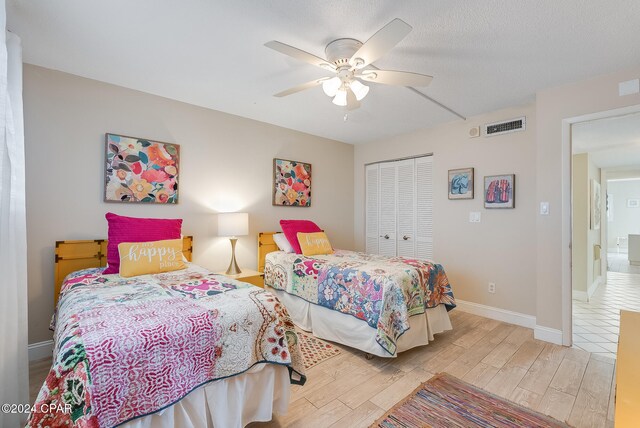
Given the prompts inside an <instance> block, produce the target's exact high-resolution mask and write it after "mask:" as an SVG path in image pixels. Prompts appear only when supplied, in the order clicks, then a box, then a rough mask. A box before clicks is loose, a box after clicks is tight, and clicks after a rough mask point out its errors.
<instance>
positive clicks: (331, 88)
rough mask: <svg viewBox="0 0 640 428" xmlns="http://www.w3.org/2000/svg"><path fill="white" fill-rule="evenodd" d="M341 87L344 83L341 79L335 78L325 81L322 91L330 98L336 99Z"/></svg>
mask: <svg viewBox="0 0 640 428" xmlns="http://www.w3.org/2000/svg"><path fill="white" fill-rule="evenodd" d="M341 85H342V81H341V80H340V78H338V77H333V78H331V79H329V80H325V81H324V82H322V90H323V91H324V93H325V94H327V95H328V96H330V97H335V96H336V94H337V93H338V89H340V86H341Z"/></svg>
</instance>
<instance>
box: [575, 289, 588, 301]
mask: <svg viewBox="0 0 640 428" xmlns="http://www.w3.org/2000/svg"><path fill="white" fill-rule="evenodd" d="M571 299H572V300H578V301H579V302H588V301H589V295H588V294H587V292H586V291H579V290H571Z"/></svg>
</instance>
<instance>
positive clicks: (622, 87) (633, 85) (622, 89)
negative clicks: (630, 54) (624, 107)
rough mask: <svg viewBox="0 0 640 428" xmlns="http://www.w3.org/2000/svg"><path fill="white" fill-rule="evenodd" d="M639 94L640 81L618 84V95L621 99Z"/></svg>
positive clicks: (634, 80)
mask: <svg viewBox="0 0 640 428" xmlns="http://www.w3.org/2000/svg"><path fill="white" fill-rule="evenodd" d="M638 92H640V79H633V80H627V81H626V82H620V83H619V84H618V94H619V95H620V96H621V97H624V96H625V95H632V94H637V93H638Z"/></svg>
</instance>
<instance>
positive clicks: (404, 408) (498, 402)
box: [372, 373, 568, 428]
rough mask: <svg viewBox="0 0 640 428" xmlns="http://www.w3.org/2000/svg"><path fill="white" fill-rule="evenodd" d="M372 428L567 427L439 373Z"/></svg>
mask: <svg viewBox="0 0 640 428" xmlns="http://www.w3.org/2000/svg"><path fill="white" fill-rule="evenodd" d="M372 426H373V427H381V428H392V427H403V428H413V427H487V428H488V427H492V428H493V427H495V428H503V427H505V428H506V427H510V428H514V427H527V428H530V427H562V428H566V427H568V425H566V424H564V423H562V422H560V421H557V420H555V419H552V418H550V417H548V416H545V415H543V414H541V413H538V412H534V411H533V410H529V409H526V408H524V407H522V406H519V405H517V404H514V403H511V402H509V401H507V400H505V399H503V398H500V397H498V396H496V395H493V394H490V393H488V392H486V391H483V390H481V389H480V388H476V387H475V386H473V385H469V384H468V383H466V382H463V381H461V380H459V379H456V378H455V377H453V376H451V375H449V374H446V373H438V374H437V375H435V376H434V377H432V378H431V379H429V380H428V381H426V382H425V383H423V384H422V385H420V386H419V387H418V388H417V389H416V390H415V391H413V392H412V393H411V394H409V395H408V396H407V397H406V398H404V399H403V400H402V401H400V402H399V403H398V404H396V405H395V406H393V408H391V410H389V411H388V412H387V413H386V414H385V415H384V416H383V417H382V418H380V419H378V420H377V421H376V422H375V423H374V424H373V425H372Z"/></svg>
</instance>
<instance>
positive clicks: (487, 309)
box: [456, 299, 536, 328]
mask: <svg viewBox="0 0 640 428" xmlns="http://www.w3.org/2000/svg"><path fill="white" fill-rule="evenodd" d="M456 307H457V308H458V309H460V310H461V311H462V312H468V313H470V314H473V315H479V316H481V317H485V318H491V319H493V320H497V321H502V322H506V323H509V324H515V325H519V326H522V327H527V328H535V327H536V317H534V316H533V315H527V314H521V313H520V312H513V311H509V310H507V309H501V308H495V307H493V306H487V305H481V304H480V303H473V302H466V301H464V300H458V299H456Z"/></svg>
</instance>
